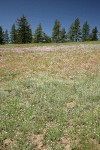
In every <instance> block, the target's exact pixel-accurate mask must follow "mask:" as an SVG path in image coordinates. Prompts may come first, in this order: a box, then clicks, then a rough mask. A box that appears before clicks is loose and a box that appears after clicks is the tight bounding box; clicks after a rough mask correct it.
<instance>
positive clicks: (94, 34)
mask: <svg viewBox="0 0 100 150" xmlns="http://www.w3.org/2000/svg"><path fill="white" fill-rule="evenodd" d="M97 33H98V30H97V27H95V28H93V29H92V34H91V35H92V41H97V40H98V37H97Z"/></svg>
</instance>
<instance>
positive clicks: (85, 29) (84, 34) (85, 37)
mask: <svg viewBox="0 0 100 150" xmlns="http://www.w3.org/2000/svg"><path fill="white" fill-rule="evenodd" d="M89 31H90V27H89V25H88V23H87V21H86V22H85V23H84V24H83V27H82V41H83V42H84V41H88V40H89Z"/></svg>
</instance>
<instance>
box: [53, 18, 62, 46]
mask: <svg viewBox="0 0 100 150" xmlns="http://www.w3.org/2000/svg"><path fill="white" fill-rule="evenodd" d="M60 26H61V25H60V21H58V20H57V19H56V20H55V22H54V27H53V30H52V42H55V43H58V42H60Z"/></svg>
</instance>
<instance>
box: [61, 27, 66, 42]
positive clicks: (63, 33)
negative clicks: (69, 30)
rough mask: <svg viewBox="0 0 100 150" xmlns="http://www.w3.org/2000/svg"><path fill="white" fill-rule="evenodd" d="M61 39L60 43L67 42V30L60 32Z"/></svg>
mask: <svg viewBox="0 0 100 150" xmlns="http://www.w3.org/2000/svg"><path fill="white" fill-rule="evenodd" d="M59 37H60V42H65V41H66V38H67V36H66V30H65V28H62V30H61V31H60V35H59Z"/></svg>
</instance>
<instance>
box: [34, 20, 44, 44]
mask: <svg viewBox="0 0 100 150" xmlns="http://www.w3.org/2000/svg"><path fill="white" fill-rule="evenodd" d="M33 42H34V43H40V42H43V32H42V25H41V23H40V24H39V25H38V27H37V28H36V30H35V33H34V38H33Z"/></svg>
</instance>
